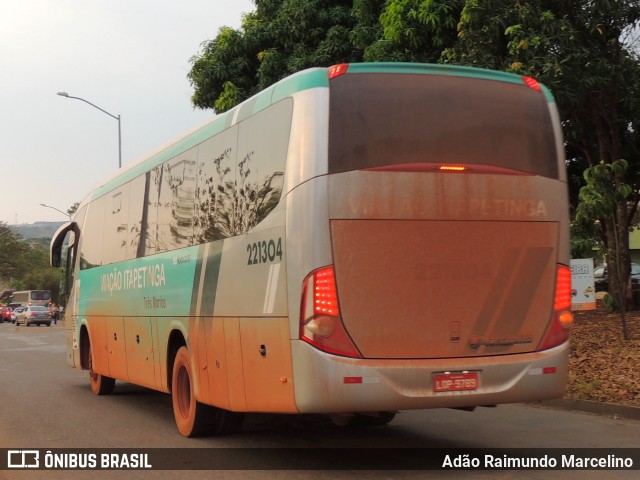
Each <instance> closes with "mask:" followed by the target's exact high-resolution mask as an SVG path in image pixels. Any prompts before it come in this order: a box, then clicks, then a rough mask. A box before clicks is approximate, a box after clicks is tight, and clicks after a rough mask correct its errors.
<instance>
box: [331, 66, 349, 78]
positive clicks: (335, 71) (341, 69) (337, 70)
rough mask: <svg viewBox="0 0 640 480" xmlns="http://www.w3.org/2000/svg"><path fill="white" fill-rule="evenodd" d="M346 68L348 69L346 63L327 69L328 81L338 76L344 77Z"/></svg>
mask: <svg viewBox="0 0 640 480" xmlns="http://www.w3.org/2000/svg"><path fill="white" fill-rule="evenodd" d="M348 68H349V64H348V63H340V64H338V65H334V66H333V67H331V68H329V80H331V79H332V78H336V77H339V76H340V75H344V74H345V73H347V69H348Z"/></svg>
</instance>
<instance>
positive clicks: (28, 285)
mask: <svg viewBox="0 0 640 480" xmlns="http://www.w3.org/2000/svg"><path fill="white" fill-rule="evenodd" d="M48 246H49V242H48V240H47V239H41V240H29V241H28V242H27V241H24V240H23V239H22V238H20V236H19V235H18V234H17V233H15V232H14V231H13V230H12V229H11V228H9V227H8V226H7V225H6V224H4V223H1V222H0V284H2V285H3V286H10V287H13V288H16V289H18V290H24V289H43V290H50V291H51V293H52V295H53V296H54V298H56V299H57V297H58V290H59V285H60V272H59V271H57V270H56V269H53V268H51V267H49V250H48Z"/></svg>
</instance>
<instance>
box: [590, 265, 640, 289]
mask: <svg viewBox="0 0 640 480" xmlns="http://www.w3.org/2000/svg"><path fill="white" fill-rule="evenodd" d="M593 280H594V283H595V284H596V292H606V291H608V290H609V272H608V269H607V266H606V265H600V266H599V267H596V268H595V269H594V270H593ZM631 287H632V289H633V290H634V291H637V290H640V265H639V264H637V263H632V264H631Z"/></svg>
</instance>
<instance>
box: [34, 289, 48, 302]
mask: <svg viewBox="0 0 640 480" xmlns="http://www.w3.org/2000/svg"><path fill="white" fill-rule="evenodd" d="M50 298H51V293H49V292H48V291H46V290H40V291H34V292H31V300H49V299H50Z"/></svg>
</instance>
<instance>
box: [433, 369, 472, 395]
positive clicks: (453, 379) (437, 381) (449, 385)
mask: <svg viewBox="0 0 640 480" xmlns="http://www.w3.org/2000/svg"><path fill="white" fill-rule="evenodd" d="M478 383H479V382H478V372H451V373H436V374H435V375H434V376H433V391H434V392H461V391H465V390H477V389H478Z"/></svg>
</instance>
